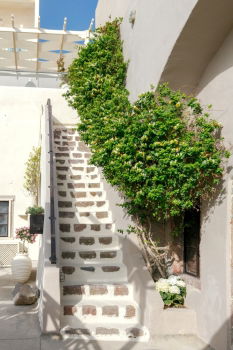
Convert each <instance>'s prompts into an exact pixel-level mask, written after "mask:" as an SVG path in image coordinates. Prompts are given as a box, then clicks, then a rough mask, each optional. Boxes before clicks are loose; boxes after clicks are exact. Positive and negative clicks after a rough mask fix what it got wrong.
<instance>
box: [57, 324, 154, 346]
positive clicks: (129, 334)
mask: <svg viewBox="0 0 233 350" xmlns="http://www.w3.org/2000/svg"><path fill="white" fill-rule="evenodd" d="M61 335H62V337H63V339H64V340H65V339H77V340H78V339H80V340H87V341H88V340H97V341H98V340H99V341H100V340H105V341H136V342H146V341H148V340H149V332H148V330H147V329H146V328H145V327H142V326H141V325H140V324H134V323H127V324H121V323H111V324H110V325H106V323H97V324H93V325H92V324H89V325H88V327H86V325H81V326H80V327H78V328H76V327H75V322H74V327H72V325H71V326H65V327H63V328H62V330H61Z"/></svg>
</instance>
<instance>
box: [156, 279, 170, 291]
mask: <svg viewBox="0 0 233 350" xmlns="http://www.w3.org/2000/svg"><path fill="white" fill-rule="evenodd" d="M155 288H156V290H157V291H158V292H165V293H167V292H168V290H169V283H168V281H167V280H166V279H164V278H160V279H159V280H158V282H156V283H155Z"/></svg>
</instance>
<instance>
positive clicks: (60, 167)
mask: <svg viewBox="0 0 233 350" xmlns="http://www.w3.org/2000/svg"><path fill="white" fill-rule="evenodd" d="M56 170H57V174H68V175H83V174H87V175H98V174H99V173H98V168H97V167H95V166H94V165H80V166H70V164H68V160H58V159H57V160H56Z"/></svg>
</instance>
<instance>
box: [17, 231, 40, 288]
mask: <svg viewBox="0 0 233 350" xmlns="http://www.w3.org/2000/svg"><path fill="white" fill-rule="evenodd" d="M36 236H37V235H36V234H35V235H32V234H30V230H29V227H26V226H24V227H19V228H18V229H16V235H15V237H16V238H17V239H20V240H21V241H22V243H23V245H22V246H23V248H22V252H21V253H18V254H17V255H16V256H15V257H14V258H13V260H12V264H11V269H12V276H13V279H14V280H15V281H16V282H21V283H24V282H26V281H27V280H28V279H29V277H30V274H31V270H32V261H31V259H30V258H29V256H28V254H27V249H26V247H25V242H27V243H34V242H35V240H36Z"/></svg>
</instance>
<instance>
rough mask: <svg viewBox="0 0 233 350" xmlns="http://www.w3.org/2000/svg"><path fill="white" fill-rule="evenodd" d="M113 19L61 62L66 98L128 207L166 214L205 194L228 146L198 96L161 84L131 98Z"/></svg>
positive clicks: (178, 211)
mask: <svg viewBox="0 0 233 350" xmlns="http://www.w3.org/2000/svg"><path fill="white" fill-rule="evenodd" d="M119 24H120V21H119V20H115V21H113V22H109V23H107V24H106V25H105V26H104V27H102V28H99V29H97V30H96V33H95V36H94V39H93V40H92V41H91V42H90V43H89V44H88V45H87V46H86V47H84V48H83V49H81V51H80V52H79V56H78V58H76V59H75V60H74V61H73V63H72V64H71V66H70V67H69V70H68V76H67V82H68V86H69V90H68V92H67V93H66V94H65V97H66V99H67V100H68V103H69V104H70V105H71V106H72V107H73V108H75V109H76V110H77V112H78V114H79V116H80V119H81V122H80V124H79V125H78V130H79V131H80V133H81V136H82V139H83V140H84V141H85V142H86V143H88V144H89V145H90V148H91V150H92V152H93V156H92V158H91V162H92V163H93V164H95V165H97V166H100V167H102V168H103V173H104V175H105V177H106V179H107V180H108V181H109V182H110V183H111V184H112V185H114V186H117V188H118V189H119V190H120V191H121V192H122V193H123V194H124V196H125V204H124V206H125V207H126V208H127V210H128V212H129V213H130V214H134V215H136V216H138V217H140V218H141V220H144V219H146V218H153V219H155V220H158V221H160V220H167V219H169V218H171V217H173V218H177V217H179V216H181V215H182V214H183V213H184V211H185V210H187V209H190V208H193V207H195V206H197V205H198V204H199V201H200V198H207V197H209V196H211V193H212V192H213V191H214V190H215V188H216V185H217V184H218V183H219V182H220V179H221V177H222V174H223V171H224V168H223V160H224V158H227V157H229V152H228V151H227V150H226V149H225V147H224V146H223V142H222V141H223V139H222V138H221V137H220V136H219V135H220V130H221V125H220V124H219V123H218V122H217V121H215V120H212V119H211V118H210V115H209V113H208V112H207V111H205V110H204V109H203V108H202V107H201V105H200V103H199V101H198V100H197V99H196V98H194V97H192V96H187V95H185V94H184V93H181V92H180V91H173V90H171V89H170V88H169V86H168V84H162V85H159V86H158V87H157V89H156V90H152V91H149V92H146V93H144V94H143V95H141V96H139V98H138V100H137V101H136V102H135V103H134V104H131V103H130V102H129V99H128V94H129V93H128V91H127V89H126V88H125V80H126V70H127V64H126V63H125V62H124V58H123V54H122V42H121V40H120V32H119Z"/></svg>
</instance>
